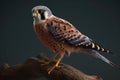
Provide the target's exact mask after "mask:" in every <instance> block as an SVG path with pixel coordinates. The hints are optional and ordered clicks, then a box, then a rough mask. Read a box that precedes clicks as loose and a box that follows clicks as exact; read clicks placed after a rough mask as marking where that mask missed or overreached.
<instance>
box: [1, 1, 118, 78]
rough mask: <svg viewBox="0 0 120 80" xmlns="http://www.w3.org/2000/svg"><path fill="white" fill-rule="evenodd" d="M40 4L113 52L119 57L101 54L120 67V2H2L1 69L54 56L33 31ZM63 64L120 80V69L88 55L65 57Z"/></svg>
mask: <svg viewBox="0 0 120 80" xmlns="http://www.w3.org/2000/svg"><path fill="white" fill-rule="evenodd" d="M37 5H46V6H48V7H49V8H50V9H51V10H52V12H53V14H54V15H56V16H58V17H61V18H64V19H66V20H68V21H70V22H71V23H72V24H73V25H75V26H76V27H77V28H78V29H79V30H80V31H81V32H82V33H84V34H85V35H87V36H89V37H90V38H92V39H93V40H94V41H96V42H97V43H99V44H101V45H104V47H106V48H109V49H111V50H112V51H113V52H114V53H115V55H107V54H103V53H101V54H103V55H104V56H106V57H107V58H109V59H110V60H111V61H113V62H114V63H116V64H118V65H120V47H119V46H120V42H119V41H120V2H119V0H108V1H105V0H99V1H98V0H76V1H75V0H9V1H6V0H0V66H1V65H2V64H4V63H8V64H9V65H11V66H12V65H15V64H18V63H23V62H24V61H25V60H26V59H27V58H29V57H34V56H37V55H38V54H39V53H41V52H43V53H46V55H48V56H52V52H51V51H49V50H48V49H47V48H45V47H44V46H43V45H42V44H41V42H40V41H39V40H38V38H37V36H36V35H35V33H34V30H33V19H32V14H31V9H32V8H33V7H34V6H37ZM63 62H64V63H67V64H70V65H72V66H74V67H76V68H78V69H80V70H82V71H83V72H85V73H87V74H97V75H100V76H101V77H103V79H104V80H120V71H119V70H117V69H115V68H112V67H111V66H109V65H108V64H106V63H104V62H102V61H101V60H98V59H96V58H93V57H91V56H88V55H85V54H71V56H70V57H67V56H65V57H64V59H63Z"/></svg>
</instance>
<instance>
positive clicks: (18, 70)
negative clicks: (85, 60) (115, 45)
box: [0, 54, 102, 80]
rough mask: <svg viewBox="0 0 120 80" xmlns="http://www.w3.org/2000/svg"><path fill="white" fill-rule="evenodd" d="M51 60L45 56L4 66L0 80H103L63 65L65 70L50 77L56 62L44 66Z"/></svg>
mask: <svg viewBox="0 0 120 80" xmlns="http://www.w3.org/2000/svg"><path fill="white" fill-rule="evenodd" d="M45 61H49V58H48V57H46V56H45V55H43V54H40V55H39V56H38V57H36V58H35V57H33V58H29V59H28V60H27V61H26V62H25V63H23V64H17V65H14V66H9V65H8V64H4V65H2V66H1V67H0V80H36V79H39V78H41V77H45V78H46V79H47V80H102V78H101V77H99V76H96V75H87V74H85V73H83V72H81V71H79V70H77V69H75V68H73V67H72V66H70V65H67V64H63V63H61V64H60V65H62V66H64V67H63V68H55V69H54V70H53V71H52V72H51V74H50V75H48V74H47V70H48V69H49V68H50V67H52V66H53V65H54V64H55V61H54V62H52V63H50V64H48V65H42V64H43V63H44V62H45Z"/></svg>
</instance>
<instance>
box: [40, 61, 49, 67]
mask: <svg viewBox="0 0 120 80" xmlns="http://www.w3.org/2000/svg"><path fill="white" fill-rule="evenodd" d="M50 63H51V61H45V62H44V63H42V64H41V65H42V66H44V65H48V64H50Z"/></svg>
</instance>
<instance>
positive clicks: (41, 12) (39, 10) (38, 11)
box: [32, 6, 53, 24]
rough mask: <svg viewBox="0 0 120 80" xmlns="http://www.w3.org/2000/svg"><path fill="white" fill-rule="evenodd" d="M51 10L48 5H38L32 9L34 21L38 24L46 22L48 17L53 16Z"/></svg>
mask: <svg viewBox="0 0 120 80" xmlns="http://www.w3.org/2000/svg"><path fill="white" fill-rule="evenodd" d="M52 15H53V14H52V12H51V10H50V9H49V8H48V7H46V6H36V7H34V8H33V9H32V16H33V19H34V23H35V24H38V23H41V22H44V21H45V20H46V19H48V18H50V17H51V16H52Z"/></svg>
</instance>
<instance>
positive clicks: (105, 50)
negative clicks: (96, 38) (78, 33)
mask: <svg viewBox="0 0 120 80" xmlns="http://www.w3.org/2000/svg"><path fill="white" fill-rule="evenodd" d="M90 46H91V48H92V49H94V50H97V51H101V52H105V53H109V54H111V53H112V52H111V51H110V50H108V49H105V48H103V47H101V46H99V45H98V44H96V43H94V42H92V43H91V45H90Z"/></svg>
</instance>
